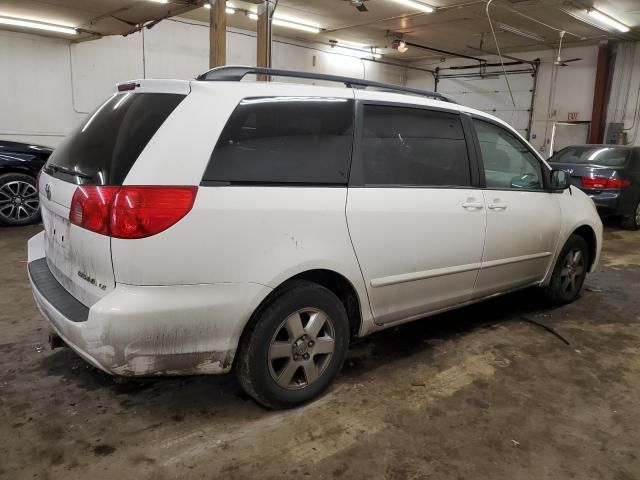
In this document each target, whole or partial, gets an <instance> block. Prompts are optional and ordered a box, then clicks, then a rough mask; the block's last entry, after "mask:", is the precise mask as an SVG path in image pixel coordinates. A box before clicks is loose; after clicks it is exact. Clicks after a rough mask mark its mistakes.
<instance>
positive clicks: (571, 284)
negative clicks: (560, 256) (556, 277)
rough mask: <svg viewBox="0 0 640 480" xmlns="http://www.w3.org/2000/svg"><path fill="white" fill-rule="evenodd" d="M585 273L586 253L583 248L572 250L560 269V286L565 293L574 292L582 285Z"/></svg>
mask: <svg viewBox="0 0 640 480" xmlns="http://www.w3.org/2000/svg"><path fill="white" fill-rule="evenodd" d="M584 274H585V266H584V254H583V252H582V250H581V249H579V248H574V249H572V250H570V251H569V252H568V253H567V255H566V256H565V258H564V260H563V262H562V270H561V271H560V288H561V289H562V292H563V293H566V294H574V293H575V292H576V290H577V289H578V288H579V286H580V280H581V278H582V277H583V276H584Z"/></svg>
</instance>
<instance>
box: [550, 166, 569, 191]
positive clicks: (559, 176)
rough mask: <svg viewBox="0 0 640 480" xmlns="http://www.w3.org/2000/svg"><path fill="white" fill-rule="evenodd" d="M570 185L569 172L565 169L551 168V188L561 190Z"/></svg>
mask: <svg viewBox="0 0 640 480" xmlns="http://www.w3.org/2000/svg"><path fill="white" fill-rule="evenodd" d="M570 186H571V182H570V181H569V174H568V173H567V172H566V171H565V170H551V190H553V191H562V190H566V189H567V188H569V187H570Z"/></svg>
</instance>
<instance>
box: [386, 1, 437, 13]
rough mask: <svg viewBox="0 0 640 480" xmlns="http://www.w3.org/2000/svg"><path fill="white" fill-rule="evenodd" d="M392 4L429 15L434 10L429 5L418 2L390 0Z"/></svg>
mask: <svg viewBox="0 0 640 480" xmlns="http://www.w3.org/2000/svg"><path fill="white" fill-rule="evenodd" d="M391 1H392V2H396V3H401V4H402V5H405V6H407V7H411V8H415V9H416V10H420V11H422V12H426V13H431V12H433V11H434V10H435V8H433V7H432V6H431V5H427V4H426V3H423V2H419V1H418V0H391Z"/></svg>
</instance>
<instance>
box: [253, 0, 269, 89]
mask: <svg viewBox="0 0 640 480" xmlns="http://www.w3.org/2000/svg"><path fill="white" fill-rule="evenodd" d="M272 14H273V6H272V5H271V1H270V0H265V1H264V2H262V5H260V6H259V7H258V25H257V27H258V28H257V36H256V41H257V44H256V54H257V55H256V60H257V65H256V66H258V67H265V68H270V67H271V16H272ZM257 79H258V80H263V81H268V80H269V76H268V75H258V76H257Z"/></svg>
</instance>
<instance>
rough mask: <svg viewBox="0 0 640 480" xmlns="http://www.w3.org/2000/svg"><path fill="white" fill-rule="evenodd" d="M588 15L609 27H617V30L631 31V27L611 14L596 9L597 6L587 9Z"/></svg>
mask: <svg viewBox="0 0 640 480" xmlns="http://www.w3.org/2000/svg"><path fill="white" fill-rule="evenodd" d="M587 15H589V16H590V17H591V18H593V19H594V20H596V21H598V22H600V23H603V24H605V25H606V26H608V27H612V28H615V29H616V30H618V31H620V32H623V33H626V32H628V31H629V27H627V26H626V25H624V24H623V23H620V22H619V21H617V20H615V19H613V18H611V17H610V16H609V15H605V14H604V13H602V12H600V11H598V10H596V9H595V8H590V9H588V10H587Z"/></svg>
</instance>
